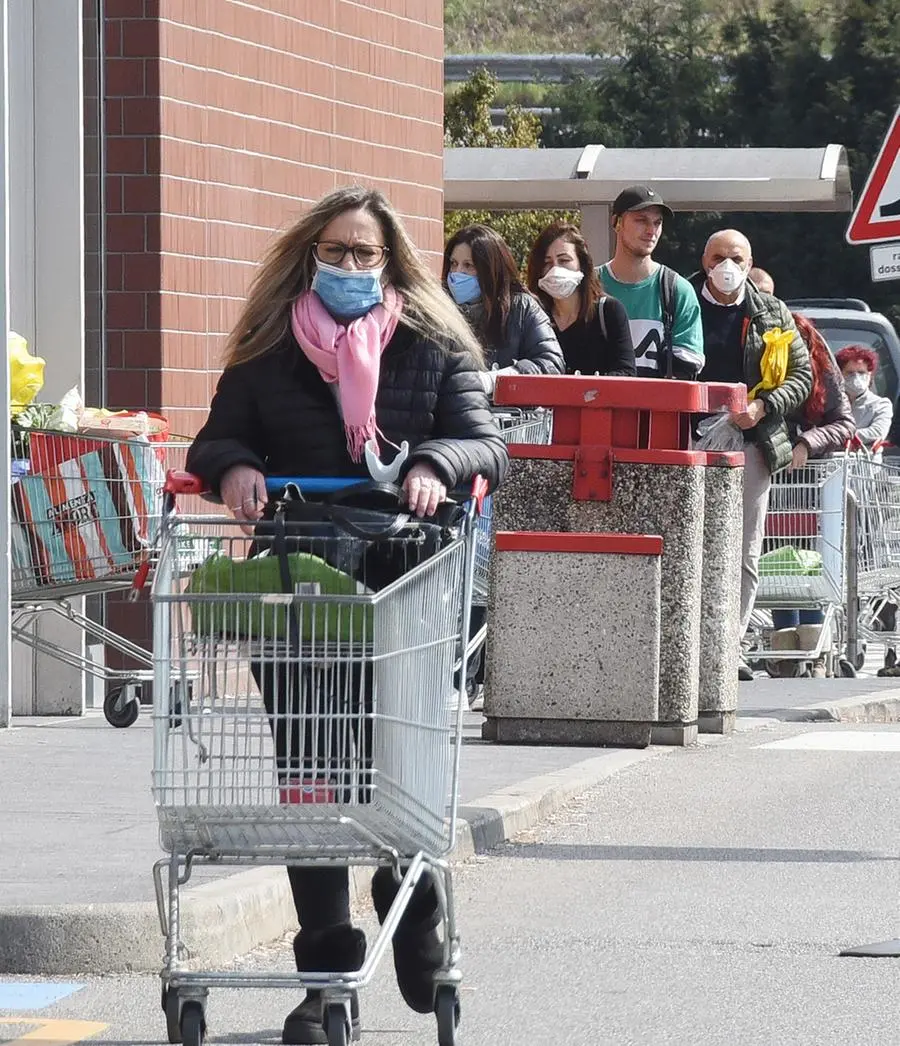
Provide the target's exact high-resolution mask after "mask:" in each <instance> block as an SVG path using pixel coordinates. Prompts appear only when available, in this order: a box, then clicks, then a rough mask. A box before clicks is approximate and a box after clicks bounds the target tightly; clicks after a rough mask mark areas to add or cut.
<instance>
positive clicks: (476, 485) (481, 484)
mask: <svg viewBox="0 0 900 1046" xmlns="http://www.w3.org/2000/svg"><path fill="white" fill-rule="evenodd" d="M488 489H489V488H488V481H487V480H486V479H485V478H484V476H476V477H475V479H473V480H472V500H473V501H474V502H475V504H476V505H477V506H478V515H479V516H480V515H481V513H482V512H483V511H484V499H485V498H486V497H487V496H488Z"/></svg>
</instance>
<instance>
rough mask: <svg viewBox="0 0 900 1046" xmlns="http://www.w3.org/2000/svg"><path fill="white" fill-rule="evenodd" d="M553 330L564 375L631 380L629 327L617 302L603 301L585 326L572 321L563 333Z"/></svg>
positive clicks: (625, 313)
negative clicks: (561, 353)
mask: <svg viewBox="0 0 900 1046" xmlns="http://www.w3.org/2000/svg"><path fill="white" fill-rule="evenodd" d="M601 310H602V312H601ZM601 321H602V322H601ZM554 330H556V335H557V337H558V338H559V344H560V346H561V347H562V351H563V356H564V357H565V360H566V374H574V373H575V371H580V372H581V373H582V374H588V375H590V374H601V375H603V374H605V375H607V376H610V377H612V376H620V377H626V378H633V377H634V376H635V365H634V344H633V343H632V340H631V325H630V324H629V322H628V313H627V312H626V311H625V306H624V305H623V304H622V303H621V302H620V301H619V300H618V298H610V297H609V296H606V297H604V298H603V299H602V300H601V301H600V303H599V304H598V306H597V311H596V312H595V313H594V315H593V316H592V317H591V318H590V319H589V320H588V321H587V322H585V321H583V320H580V319H579V320H576V321H575V322H574V323H573V324H571V325H570V326H568V327H566V329H565V330H559V329H558V328H557V327H556V326H555V325H554Z"/></svg>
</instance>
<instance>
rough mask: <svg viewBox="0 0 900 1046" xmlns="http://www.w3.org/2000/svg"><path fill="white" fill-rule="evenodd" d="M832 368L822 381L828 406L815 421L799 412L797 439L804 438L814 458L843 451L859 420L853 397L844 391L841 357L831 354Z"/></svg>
mask: <svg viewBox="0 0 900 1046" xmlns="http://www.w3.org/2000/svg"><path fill="white" fill-rule="evenodd" d="M828 361H829V366H828V370H827V371H826V372H825V373H824V374H823V375H822V377H821V379H820V380H821V382H822V384H823V386H824V388H825V406H824V409H823V410H822V417H821V418H820V419H818V420H817V421H816V422H815V423H814V424H813V423H811V422H810V421H809V420H808V419H807V418H806V417H805V415H804V413H803V410H802V409H801V411H800V412H799V422H798V425H797V430H796V438H795V440H794V442H795V443H800V442H803V443H805V444H806V446H807V448H808V450H809V456H810V457H811V458H823V457H825V456H826V455H827V454H839V453H840V452H841V451H843V450H844V448H845V447H846V445H847V441H848V440H849V439H850V438H851V437H852V436H853V433H854V432H856V422H855V421H854V420H853V411H852V410H851V409H850V401H849V400H848V399H847V393H846V392H844V381H843V376H842V375H841V370H840V367H838V365H837V361H836V360H834V359H832V357H831V353H830V352H829V354H828Z"/></svg>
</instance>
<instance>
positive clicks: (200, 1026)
mask: <svg viewBox="0 0 900 1046" xmlns="http://www.w3.org/2000/svg"><path fill="white" fill-rule="evenodd" d="M205 1036H206V1017H205V1016H204V1014H203V1007H202V1006H201V1005H200V1003H199V1002H194V1001H193V1000H192V1001H191V1002H186V1003H185V1004H184V1006H182V1007H181V1041H182V1043H183V1046H203V1039H204V1038H205Z"/></svg>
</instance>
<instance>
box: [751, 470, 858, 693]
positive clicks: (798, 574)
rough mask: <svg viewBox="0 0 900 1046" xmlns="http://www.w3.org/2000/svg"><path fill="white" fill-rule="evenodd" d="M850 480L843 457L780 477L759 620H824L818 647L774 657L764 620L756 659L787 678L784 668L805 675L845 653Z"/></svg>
mask: <svg viewBox="0 0 900 1046" xmlns="http://www.w3.org/2000/svg"><path fill="white" fill-rule="evenodd" d="M847 476H848V461H847V458H846V457H843V456H841V457H836V458H826V459H823V460H817V461H809V462H807V464H806V465H805V466H803V467H802V468H796V469H789V470H787V471H784V472H780V473H778V474H776V475H775V476H773V477H772V487H771V491H770V495H769V509H768V513H767V515H766V533H765V540H764V542H763V553H762V555H761V557H760V562H759V575H760V576H759V588H758V590H757V594H756V604H755V611H756V613H755V615H754V620H755V621H757V622H758V621H759V620H760V615H759V612H760V611H771V610H776V609H786V610H820V611H822V613H823V614H824V621H823V623H822V627H821V629H820V630H819V631H818V638H817V641H816V645H815V646H814V647H813V648H811V649H804V650H796V649H795V650H776V649H772V647H771V630H770V627H769V625H768V618H767V617H766V618H765V619H764V620H766V626H765V627H764V628H763V629H762V634H761V635H760V636H759V637H758V641H757V646H756V648H755V649H754V650H753V651H752V655H751V656H752V658H753V660H754V662H756V661H762V662H764V663H768V665H769V667H770V668H771V667H775V668H776V672H777V674H786V673H785V672H784V671H783V670H782V667H781V666H778V662H786V663H788V664H789V665H790V664H792V665H794V666H796V670H798V671H799V668H800V665H801V663H802V662H804V661H811V660H816V659H817V658H819V657H822V656H829V657H830V656H831V654H832V652H833V649H837V650H841V649H842V643H843V633H844V628H845V620H844V602H845V591H846V577H845V559H846V556H845V525H846V506H847ZM776 666H777V667H776ZM838 666H839V669H840V673H841V674H842V675H854V674H855V670H854V668H853V666H852V665H851V664H850V663H849V662H847V661H846V660H844V659H842V658H839V660H838ZM832 667H833V666H832Z"/></svg>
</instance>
